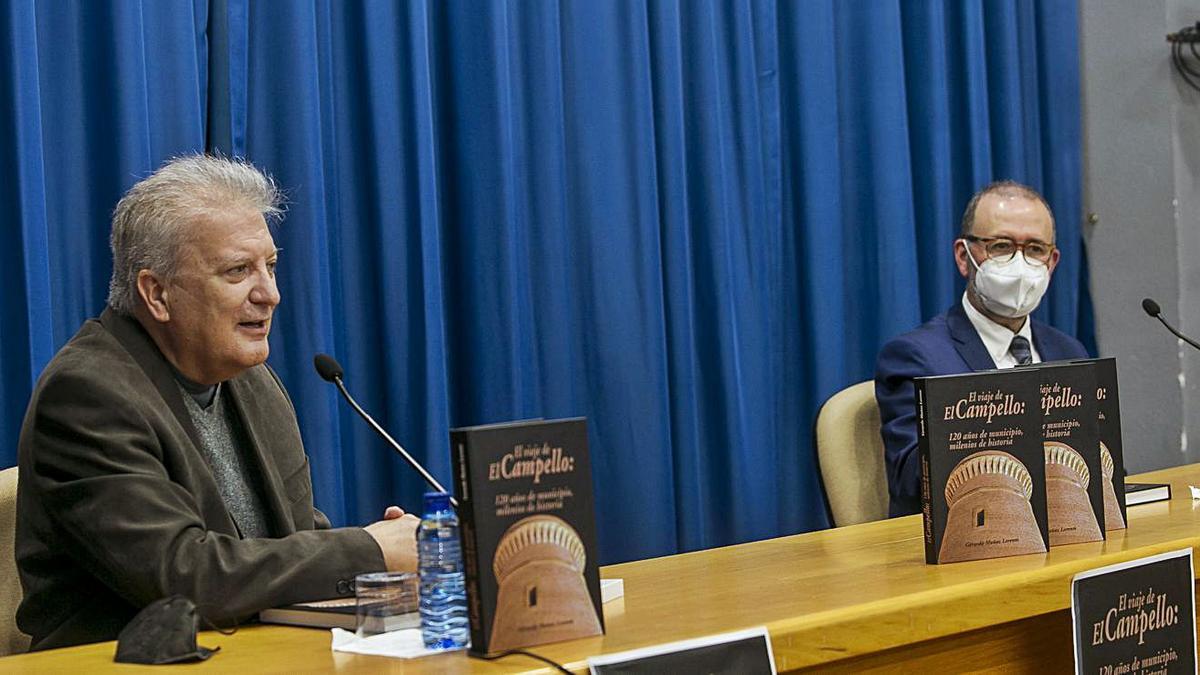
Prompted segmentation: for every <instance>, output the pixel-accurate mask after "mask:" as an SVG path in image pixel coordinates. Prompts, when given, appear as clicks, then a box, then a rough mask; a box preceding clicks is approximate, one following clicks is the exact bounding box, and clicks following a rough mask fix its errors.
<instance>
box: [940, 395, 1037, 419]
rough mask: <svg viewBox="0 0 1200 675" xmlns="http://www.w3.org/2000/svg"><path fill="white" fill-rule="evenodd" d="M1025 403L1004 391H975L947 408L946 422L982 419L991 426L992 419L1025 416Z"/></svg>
mask: <svg viewBox="0 0 1200 675" xmlns="http://www.w3.org/2000/svg"><path fill="white" fill-rule="evenodd" d="M1024 414H1025V402H1024V401H1018V400H1017V398H1016V397H1015V396H1013V395H1012V394H1006V393H1004V392H1002V391H999V390H996V391H973V392H971V393H969V394H967V397H966V398H961V399H959V400H958V402H957V403H955V404H954V405H948V406H946V410H945V417H944V419H946V420H975V419H982V420H983V421H984V424H991V423H992V418H995V417H1008V416H1009V415H1024Z"/></svg>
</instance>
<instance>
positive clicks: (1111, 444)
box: [1072, 358, 1170, 530]
mask: <svg viewBox="0 0 1200 675" xmlns="http://www.w3.org/2000/svg"><path fill="white" fill-rule="evenodd" d="M1072 363H1092V364H1095V373H1096V405H1097V406H1098V407H1099V410H1098V415H1097V417H1098V422H1099V424H1098V426H1097V431H1098V432H1099V435H1100V461H1101V469H1102V471H1103V474H1104V482H1103V483H1102V487H1103V488H1104V529H1105V530H1123V529H1125V523H1126V522H1128V521H1127V520H1126V517H1127V515H1128V514H1127V513H1126V511H1125V507H1126V505H1128V504H1129V503H1130V501H1129V499H1128V495H1127V493H1126V490H1125V450H1124V444H1123V443H1122V442H1121V394H1120V390H1119V387H1118V386H1117V360H1116V359H1113V358H1108V359H1081V360H1079V361H1073V362H1072ZM1167 488H1168V492H1167V496H1166V497H1165V498H1166V499H1169V498H1170V486H1169V485H1168V486H1167ZM1122 497H1125V498H1122ZM1133 503H1137V502H1133Z"/></svg>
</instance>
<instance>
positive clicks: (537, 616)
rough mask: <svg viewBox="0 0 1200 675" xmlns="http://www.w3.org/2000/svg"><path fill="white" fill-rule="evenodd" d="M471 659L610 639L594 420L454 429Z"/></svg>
mask: <svg viewBox="0 0 1200 675" xmlns="http://www.w3.org/2000/svg"><path fill="white" fill-rule="evenodd" d="M450 444H451V448H452V450H453V452H452V455H453V461H454V475H455V493H456V496H457V498H458V503H459V509H458V514H459V519H460V521H461V525H462V545H463V564H464V568H465V572H466V577H467V603H468V609H469V612H468V613H469V615H470V619H471V651H472V652H473V653H479V654H490V653H495V652H499V651H503V650H506V649H517V648H520V647H528V646H532V645H539V644H545V643H547V642H558V641H560V640H571V639H575V638H581V637H587V636H590V635H598V634H601V633H603V632H604V614H603V612H602V610H601V595H600V573H599V570H600V568H599V565H598V564H597V560H596V525H595V513H594V505H593V500H592V470H591V464H590V462H589V459H588V445H587V422H586V420H584V419H583V418H576V419H566V420H550V421H541V420H533V421H524V422H514V423H508V424H492V425H485V426H479V427H466V428H461V429H452V430H451V432H450Z"/></svg>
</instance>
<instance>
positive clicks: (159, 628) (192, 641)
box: [114, 595, 221, 665]
mask: <svg viewBox="0 0 1200 675" xmlns="http://www.w3.org/2000/svg"><path fill="white" fill-rule="evenodd" d="M199 624H200V617H199V615H197V614H196V604H195V603H194V602H192V601H191V600H188V599H187V598H185V597H183V596H182V595H172V596H171V597H169V598H163V599H161V600H156V601H154V602H152V603H150V604H149V605H146V607H145V608H144V609H142V611H140V612H138V614H137V616H135V617H133V620H131V621H130V622H129V624H128V625H126V626H125V628H123V629H121V633H120V635H118V636H117V656H116V658H115V659H114V660H115V661H116V662H118V663H145V664H150V665H160V664H165V663H183V662H185V661H204V660H205V659H207V658H208V657H210V656H212V655H213V654H215V653H216V652H217V651H219V650H220V649H221V648H220V647H217V648H216V649H208V648H207V647H199V646H197V645H196V631H197V629H198V628H199Z"/></svg>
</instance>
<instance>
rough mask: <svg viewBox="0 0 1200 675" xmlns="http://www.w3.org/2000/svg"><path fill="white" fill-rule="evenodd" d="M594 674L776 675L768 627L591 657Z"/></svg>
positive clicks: (590, 662)
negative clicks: (702, 674) (699, 674)
mask: <svg viewBox="0 0 1200 675" xmlns="http://www.w3.org/2000/svg"><path fill="white" fill-rule="evenodd" d="M588 666H590V673H591V675H658V674H659V673H709V674H713V675H775V657H774V655H773V654H772V653H771V639H770V636H769V635H768V634H767V629H766V628H752V629H750V630H743V631H738V632H735V633H722V634H721V635H710V636H708V637H703V638H697V639H695V640H683V641H680V642H671V643H668V644H664V645H657V646H654V647H646V648H645V649H634V650H631V651H627V652H620V653H618V654H606V655H604V656H598V657H595V658H591V659H588Z"/></svg>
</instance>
